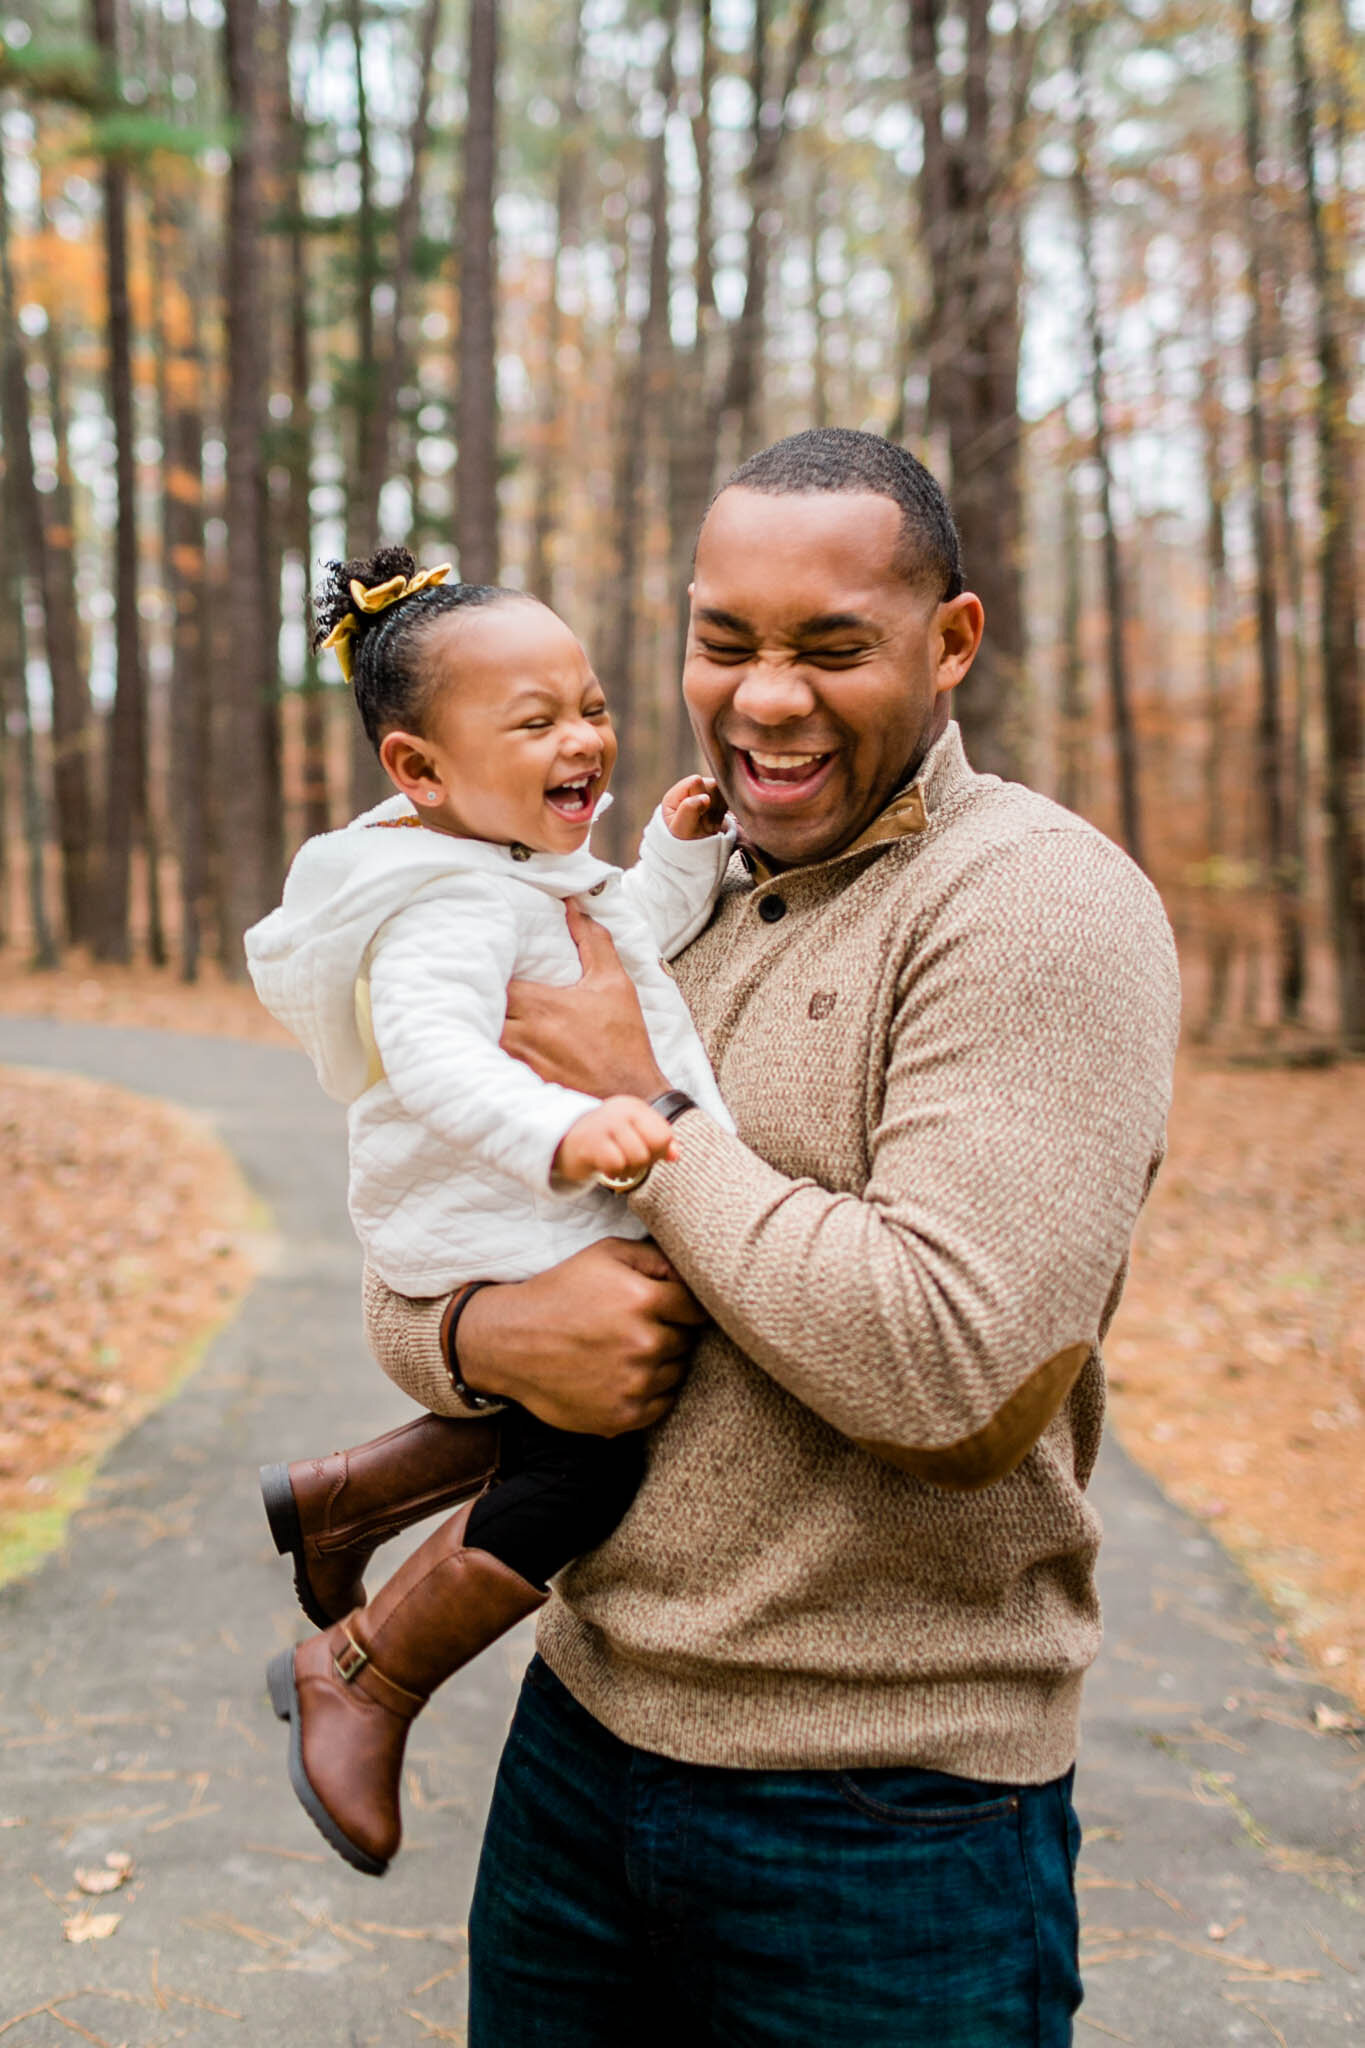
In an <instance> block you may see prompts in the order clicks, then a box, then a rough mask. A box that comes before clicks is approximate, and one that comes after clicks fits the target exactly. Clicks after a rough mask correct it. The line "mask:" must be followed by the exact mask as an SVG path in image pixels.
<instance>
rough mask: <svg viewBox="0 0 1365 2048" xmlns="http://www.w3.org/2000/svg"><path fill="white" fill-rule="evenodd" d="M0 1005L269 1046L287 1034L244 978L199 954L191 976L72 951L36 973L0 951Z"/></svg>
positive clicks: (25, 1012) (76, 1020)
mask: <svg viewBox="0 0 1365 2048" xmlns="http://www.w3.org/2000/svg"><path fill="white" fill-rule="evenodd" d="M0 1012H6V1013H8V1014H9V1015H10V1016H12V1017H60V1018H62V1019H63V1021H64V1022H66V1023H68V1024H131V1025H135V1026H137V1027H138V1028H139V1029H141V1030H145V1031H189V1032H192V1033H194V1034H195V1035H196V1036H200V1035H207V1036H209V1037H214V1038H252V1039H257V1040H259V1041H261V1042H262V1043H264V1044H268V1045H292V1044H293V1043H294V1041H293V1039H292V1038H291V1037H290V1036H289V1033H288V1032H287V1031H286V1030H285V1029H284V1027H283V1025H280V1024H277V1023H276V1022H275V1019H274V1018H273V1017H272V1016H271V1015H270V1013H269V1011H268V1010H263V1009H262V1008H261V1005H260V1004H259V1003H258V1002H257V1000H256V993H255V990H254V989H253V988H252V987H251V984H250V983H249V982H243V981H228V980H226V979H225V978H224V976H223V974H222V972H221V970H220V969H219V968H218V967H217V966H216V965H215V963H214V962H213V961H211V960H210V961H206V962H205V963H204V965H203V967H202V968H201V970H200V979H199V980H198V981H197V982H192V983H189V984H187V983H185V982H182V981H179V980H177V979H176V977H175V975H174V974H168V973H166V972H165V970H164V969H159V968H155V967H147V966H145V965H143V964H142V963H141V962H139V963H138V964H137V965H136V966H131V967H114V966H111V965H110V964H109V962H108V961H104V960H98V961H96V960H92V959H90V958H89V956H88V955H86V954H83V953H81V952H79V951H73V952H71V953H68V954H67V955H66V958H65V961H64V963H63V965H62V966H61V967H59V968H57V969H56V970H55V971H54V972H52V973H49V974H35V973H34V972H33V971H32V969H31V968H29V967H28V966H27V965H26V964H25V962H24V960H23V958H22V956H21V955H20V954H19V953H18V952H14V951H12V952H8V953H5V954H0Z"/></svg>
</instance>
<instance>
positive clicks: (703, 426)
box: [662, 0, 718, 775]
mask: <svg viewBox="0 0 1365 2048" xmlns="http://www.w3.org/2000/svg"><path fill="white" fill-rule="evenodd" d="M697 26H698V32H699V37H700V49H699V52H698V70H697V92H696V104H695V108H694V111H693V114H692V147H693V151H694V153H695V156H696V162H697V210H696V243H697V248H696V256H695V259H694V262H693V271H692V275H693V288H694V292H695V296H696V302H697V316H696V328H695V331H694V334H693V339H692V345H691V347H690V348H687V349H685V350H680V351H679V353H678V355H677V358H676V360H675V362H674V366H673V402H672V406H671V408H670V431H669V436H668V464H667V478H668V483H667V489H668V526H669V552H670V557H671V560H672V580H673V586H674V589H675V590H676V591H677V607H678V613H677V621H678V623H677V666H678V670H679V674H681V669H682V661H683V654H684V651H685V649H686V646H687V625H688V618H689V614H690V611H691V606H690V603H689V600H688V595H687V586H688V584H689V583H690V582H691V580H692V576H691V571H692V551H693V547H694V546H695V543H696V536H697V528H698V526H699V525H700V524H701V520H702V515H703V514H704V512H705V510H706V505H707V500H708V499H709V498H710V495H711V485H712V480H713V478H714V475H715V462H716V429H715V421H714V419H713V418H712V417H711V397H710V391H709V383H710V375H711V359H712V355H713V353H714V347H715V340H716V328H717V324H718V321H717V313H716V282H715V265H714V260H713V252H712V246H711V244H712V234H713V206H712V192H713V187H714V180H715V167H714V164H713V161H712V133H711V94H712V91H713V89H714V86H715V82H716V48H715V41H714V38H713V36H712V24H711V0H700V4H699V6H698V9H697ZM672 680H673V684H674V687H673V689H672V691H671V693H670V696H669V699H668V701H669V704H670V706H671V709H672V716H671V718H669V719H667V720H666V722H665V730H664V735H663V746H662V753H663V765H664V772H665V773H666V774H667V773H669V772H672V773H673V774H674V775H681V774H682V773H683V772H684V768H685V764H686V763H687V761H688V760H689V759H690V758H694V757H695V748H694V745H693V741H692V732H691V726H690V724H689V722H688V717H687V706H686V705H685V703H684V702H683V695H682V690H681V687H680V686H679V684H678V680H677V678H674V679H672Z"/></svg>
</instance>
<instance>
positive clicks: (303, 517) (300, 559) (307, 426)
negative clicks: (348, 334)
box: [281, 65, 377, 838]
mask: <svg viewBox="0 0 1365 2048" xmlns="http://www.w3.org/2000/svg"><path fill="white" fill-rule="evenodd" d="M285 84H286V89H287V85H288V75H287V65H286V79H285ZM288 104H289V113H288V122H289V135H288V151H287V161H286V164H285V174H284V187H285V193H284V198H285V214H286V217H287V219H288V221H289V247H288V296H289V323H288V324H289V435H288V441H287V445H286V467H287V469H288V472H289V488H288V492H287V495H286V498H285V503H284V508H283V518H282V520H281V526H282V529H283V533H282V538H283V543H284V546H285V548H286V549H287V550H288V552H289V553H291V554H292V555H293V556H294V558H295V560H296V561H297V563H298V565H299V573H300V575H301V577H302V579H303V592H302V602H303V618H304V629H305V630H304V648H303V680H302V685H301V688H300V692H299V696H300V707H299V709H300V720H299V723H300V726H301V728H302V731H301V749H300V752H301V760H300V764H299V766H300V781H301V783H302V795H303V830H304V835H305V837H308V838H311V837H312V836H313V835H314V834H316V833H319V832H325V831H326V830H327V829H328V827H329V825H330V824H331V802H330V797H329V792H328V786H327V718H326V700H325V698H324V695H323V690H322V684H321V679H320V677H319V675H318V663H317V656H316V655H315V654H314V652H313V647H312V642H311V638H310V629H311V626H312V616H313V517H312V508H311V504H310V496H311V489H312V480H313V479H312V467H313V465H312V455H313V413H312V399H311V397H310V391H311V388H312V360H311V358H312V346H311V335H310V331H309V317H308V316H309V299H310V278H309V274H308V270H309V266H308V233H307V224H306V222H305V220H304V217H303V205H304V196H303V171H304V149H305V129H304V119H303V114H302V111H301V110H300V109H299V108H298V107H296V106H295V105H294V104H293V103H292V100H291V101H290V102H289V103H288ZM376 494H377V491H376ZM357 723H358V721H357Z"/></svg>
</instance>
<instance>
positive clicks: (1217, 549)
mask: <svg viewBox="0 0 1365 2048" xmlns="http://www.w3.org/2000/svg"><path fill="white" fill-rule="evenodd" d="M1201 239H1202V241H1203V257H1202V264H1201V299H1202V304H1201V307H1200V316H1201V322H1202V325H1203V330H1204V361H1203V365H1202V369H1201V374H1200V382H1201V386H1202V394H1201V405H1200V424H1201V429H1202V434H1201V438H1202V442H1203V448H1202V454H1203V468H1204V501H1205V518H1206V525H1205V540H1204V554H1205V589H1206V593H1207V595H1206V598H1205V607H1204V719H1205V751H1204V845H1205V849H1206V869H1205V872H1206V876H1207V884H1206V903H1207V911H1206V915H1207V919H1208V932H1207V964H1208V986H1207V989H1206V990H1205V997H1204V1014H1203V1018H1202V1021H1201V1023H1200V1025H1199V1036H1200V1037H1201V1038H1203V1039H1207V1038H1211V1037H1213V1036H1214V1035H1215V1033H1216V1032H1217V1031H1218V1030H1219V1029H1220V1028H1221V1026H1222V1024H1223V1020H1224V1018H1225V1016H1226V1014H1227V1003H1228V987H1229V982H1230V979H1231V974H1232V951H1233V949H1232V933H1231V931H1230V930H1229V928H1228V918H1227V903H1228V877H1227V872H1226V869H1227V858H1226V856H1227V823H1226V816H1225V802H1226V798H1225V791H1224V787H1223V754H1224V750H1225V748H1226V746H1227V733H1226V719H1225V715H1224V692H1223V669H1224V665H1225V663H1226V661H1227V659H1228V653H1229V649H1230V647H1231V644H1232V632H1231V628H1232V623H1233V601H1232V581H1231V578H1230V576H1229V574H1228V552H1227V498H1228V475H1229V470H1230V467H1231V465H1230V464H1229V462H1228V461H1227V459H1226V452H1225V449H1224V446H1223V442H1224V437H1225V422H1224V415H1223V404H1222V400H1221V397H1220V395H1219V390H1218V378H1219V363H1220V357H1219V343H1218V280H1217V273H1216V270H1215V267H1214V258H1213V249H1212V240H1213V237H1212V231H1211V229H1206V231H1205V233H1204V235H1203V236H1202V237H1201Z"/></svg>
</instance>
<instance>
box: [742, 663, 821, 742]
mask: <svg viewBox="0 0 1365 2048" xmlns="http://www.w3.org/2000/svg"><path fill="white" fill-rule="evenodd" d="M730 702H731V708H732V710H734V711H736V712H739V713H741V714H742V715H743V716H744V717H745V718H751V719H752V720H753V721H754V723H755V725H789V724H790V723H791V721H792V720H793V719H795V718H807V717H809V715H810V713H811V712H812V711H813V710H814V709H815V692H814V691H813V690H812V688H811V686H810V683H809V681H808V680H807V678H806V677H805V676H804V675H803V674H802V672H801V670H800V669H799V668H796V667H794V666H792V665H790V664H789V663H788V662H786V661H772V660H765V658H764V657H763V656H762V655H761V654H760V655H756V656H755V657H754V659H753V661H751V662H750V663H749V665H748V667H747V668H746V669H745V671H744V673H743V675H742V676H741V677H740V680H739V682H738V684H737V685H736V688H735V694H734V696H733V697H732V698H731V700H730Z"/></svg>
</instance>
